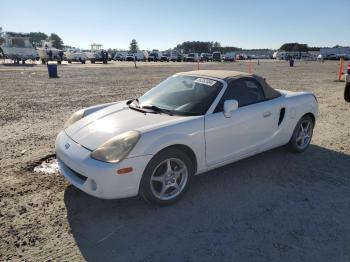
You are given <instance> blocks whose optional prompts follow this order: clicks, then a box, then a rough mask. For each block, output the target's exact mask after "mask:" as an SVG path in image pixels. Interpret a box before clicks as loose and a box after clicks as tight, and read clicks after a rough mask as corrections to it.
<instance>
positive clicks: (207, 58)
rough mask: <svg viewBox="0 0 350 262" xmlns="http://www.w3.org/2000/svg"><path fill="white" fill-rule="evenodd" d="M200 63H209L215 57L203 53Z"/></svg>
mask: <svg viewBox="0 0 350 262" xmlns="http://www.w3.org/2000/svg"><path fill="white" fill-rule="evenodd" d="M199 59H200V61H202V62H209V61H211V60H212V59H213V56H212V55H211V54H209V53H201V55H200V58H199Z"/></svg>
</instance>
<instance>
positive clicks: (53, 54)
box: [37, 40, 64, 64]
mask: <svg viewBox="0 0 350 262" xmlns="http://www.w3.org/2000/svg"><path fill="white" fill-rule="evenodd" d="M37 50H38V53H39V57H40V60H41V63H42V64H45V63H46V62H48V61H50V60H55V61H58V62H61V61H62V60H63V55H64V52H63V51H62V50H60V49H57V48H55V47H53V46H52V42H50V41H45V40H42V41H41V47H37Z"/></svg>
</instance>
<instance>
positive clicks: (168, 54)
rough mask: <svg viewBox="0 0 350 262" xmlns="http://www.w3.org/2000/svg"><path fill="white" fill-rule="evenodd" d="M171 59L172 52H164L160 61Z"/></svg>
mask: <svg viewBox="0 0 350 262" xmlns="http://www.w3.org/2000/svg"><path fill="white" fill-rule="evenodd" d="M169 61H170V53H168V52H162V56H161V57H160V62H169Z"/></svg>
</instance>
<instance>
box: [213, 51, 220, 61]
mask: <svg viewBox="0 0 350 262" xmlns="http://www.w3.org/2000/svg"><path fill="white" fill-rule="evenodd" d="M213 61H216V62H221V61H222V57H221V52H213Z"/></svg>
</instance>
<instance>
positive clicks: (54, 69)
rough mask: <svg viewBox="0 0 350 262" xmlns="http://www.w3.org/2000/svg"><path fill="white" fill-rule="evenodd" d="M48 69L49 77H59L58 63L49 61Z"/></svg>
mask: <svg viewBox="0 0 350 262" xmlns="http://www.w3.org/2000/svg"><path fill="white" fill-rule="evenodd" d="M47 71H48V72H49V77H50V78H57V77H58V75H57V64H56V63H55V64H53V63H48V64H47Z"/></svg>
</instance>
